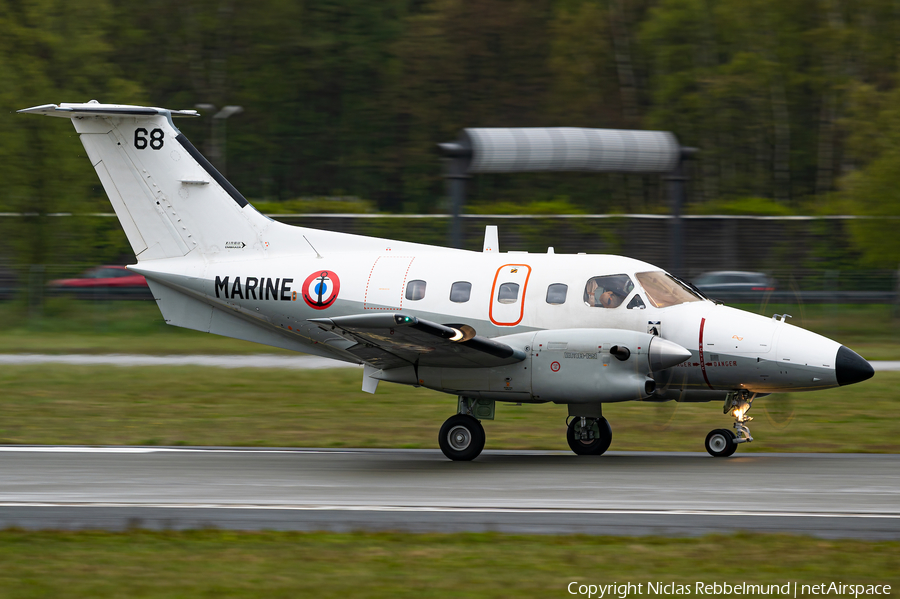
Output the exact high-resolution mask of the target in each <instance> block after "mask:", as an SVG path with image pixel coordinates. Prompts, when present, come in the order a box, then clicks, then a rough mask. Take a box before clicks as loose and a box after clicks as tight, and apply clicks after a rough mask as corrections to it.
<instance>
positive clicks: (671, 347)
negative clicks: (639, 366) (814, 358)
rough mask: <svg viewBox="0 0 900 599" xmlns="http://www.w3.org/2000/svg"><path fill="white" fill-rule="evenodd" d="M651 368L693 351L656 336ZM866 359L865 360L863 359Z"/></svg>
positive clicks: (665, 365)
mask: <svg viewBox="0 0 900 599" xmlns="http://www.w3.org/2000/svg"><path fill="white" fill-rule="evenodd" d="M649 354H650V370H651V371H652V372H656V371H658V370H665V369H666V368H671V367H672V366H676V365H678V364H681V363H682V362H684V361H685V360H687V359H688V358H690V357H691V352H689V351H688V350H686V349H684V348H683V347H681V346H680V345H678V344H677V343H673V342H671V341H667V340H665V339H662V338H660V337H654V338H653V339H652V340H651V341H650V352H649ZM863 361H865V360H863Z"/></svg>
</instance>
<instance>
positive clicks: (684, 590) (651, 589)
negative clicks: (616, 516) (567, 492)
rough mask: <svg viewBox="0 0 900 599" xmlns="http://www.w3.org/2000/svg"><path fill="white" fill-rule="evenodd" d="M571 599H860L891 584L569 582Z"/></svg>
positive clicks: (886, 589) (882, 592)
mask: <svg viewBox="0 0 900 599" xmlns="http://www.w3.org/2000/svg"><path fill="white" fill-rule="evenodd" d="M566 589H567V590H568V591H569V594H570V595H578V596H580V597H584V598H586V599H604V598H607V597H608V598H613V597H615V598H618V599H626V598H627V597H640V596H646V595H699V596H716V597H721V596H723V595H773V596H776V597H777V596H781V597H812V596H819V595H831V596H835V597H854V598H857V597H860V596H871V595H890V594H891V585H889V584H846V583H843V582H831V583H828V582H823V583H820V584H798V583H797V582H787V583H784V584H752V583H749V582H739V583H735V584H730V583H727V582H713V583H706V582H695V583H694V584H681V583H677V582H647V583H643V582H640V583H633V582H623V583H618V582H612V583H608V584H583V583H581V582H578V581H577V580H576V581H573V582H570V583H569V585H568V586H567V587H566Z"/></svg>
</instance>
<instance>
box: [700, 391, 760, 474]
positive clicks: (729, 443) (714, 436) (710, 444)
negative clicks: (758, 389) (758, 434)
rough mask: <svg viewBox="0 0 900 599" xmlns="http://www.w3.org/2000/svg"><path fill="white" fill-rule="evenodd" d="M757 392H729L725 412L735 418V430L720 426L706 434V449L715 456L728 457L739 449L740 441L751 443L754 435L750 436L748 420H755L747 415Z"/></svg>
mask: <svg viewBox="0 0 900 599" xmlns="http://www.w3.org/2000/svg"><path fill="white" fill-rule="evenodd" d="M755 397H756V394H755V393H750V392H749V391H736V392H734V393H729V394H728V395H727V396H726V397H725V406H724V410H723V411H724V413H725V414H728V413H729V412H730V413H731V416H732V417H733V418H734V432H732V431H730V430H728V429H724V428H719V429H716V430H713V431H710V432H709V434H708V435H706V451H707V452H708V453H709V455H711V456H713V457H714V458H727V457H728V456H730V455H732V454H733V453H734V452H735V451H737V446H738V444H740V443H750V442H751V441H753V437H752V436H750V428H749V427H748V426H746V425H747V423H748V422H750V421H751V420H753V418H752V417H750V416H747V412H748V411H750V408H751V407H752V405H753V399H754V398H755Z"/></svg>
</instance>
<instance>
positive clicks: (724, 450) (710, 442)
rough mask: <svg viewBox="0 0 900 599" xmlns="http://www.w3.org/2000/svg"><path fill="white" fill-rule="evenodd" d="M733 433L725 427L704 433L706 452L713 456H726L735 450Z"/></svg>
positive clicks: (735, 444)
mask: <svg viewBox="0 0 900 599" xmlns="http://www.w3.org/2000/svg"><path fill="white" fill-rule="evenodd" d="M734 438H735V437H734V433H733V432H731V431H730V430H728V429H727V428H717V429H716V430H712V431H709V434H708V435H706V442H705V443H704V445H705V446H706V452H707V453H709V455H711V456H712V457H714V458H727V457H728V456H730V455H732V454H733V453H734V452H735V451H737V443H735V442H734Z"/></svg>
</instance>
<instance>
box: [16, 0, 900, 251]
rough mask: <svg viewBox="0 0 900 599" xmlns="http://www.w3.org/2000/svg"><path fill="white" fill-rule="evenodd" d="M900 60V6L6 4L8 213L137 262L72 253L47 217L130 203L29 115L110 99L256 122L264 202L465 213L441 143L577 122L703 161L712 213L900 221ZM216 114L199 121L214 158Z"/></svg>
mask: <svg viewBox="0 0 900 599" xmlns="http://www.w3.org/2000/svg"><path fill="white" fill-rule="evenodd" d="M898 61H900V2H898V0H853V1H850V0H792V1H790V2H784V1H783V0H632V1H630V2H626V1H625V0H532V1H530V2H522V1H512V0H478V1H476V2H464V1H462V0H382V1H380V2H370V1H363V0H318V1H316V2H303V1H296V0H295V1H289V0H257V1H256V2H237V1H236V0H206V1H191V0H180V1H176V0H146V1H145V2H143V3H134V2H127V1H125V0H90V1H88V0H66V1H65V2H63V1H61V0H0V99H2V105H3V106H5V107H6V114H5V115H4V117H3V118H2V122H0V180H2V181H3V184H4V186H3V191H2V193H0V212H17V213H27V214H29V215H30V216H27V217H24V218H21V219H18V220H16V221H15V222H14V223H13V224H10V219H4V224H2V225H0V226H3V227H4V229H3V235H4V237H5V239H7V241H8V244H7V245H8V246H10V247H14V248H15V252H16V255H17V256H18V259H19V261H20V263H23V264H29V263H42V262H45V261H47V260H48V259H49V258H48V257H49V256H52V255H54V254H55V253H58V252H59V251H60V249H61V247H62V246H61V245H60V244H64V243H68V245H67V246H66V249H67V250H69V251H72V252H75V253H76V254H77V253H78V252H86V253H91V255H93V256H96V258H95V259H109V258H105V257H106V256H110V257H113V256H116V255H117V254H116V253H115V252H121V243H122V235H121V233H120V232H119V230H118V225H117V223H115V222H112V221H110V222H98V223H97V224H94V225H92V229H91V232H90V235H89V236H87V237H81V238H80V239H81V240H82V243H81V245H80V246H78V247H76V248H75V249H72V247H71V245H72V244H71V243H70V242H67V241H66V240H70V239H71V238H72V235H76V233H75V232H73V231H72V230H71V229H73V228H78V227H83V226H84V224H83V223H80V222H77V221H78V219H56V220H52V219H47V218H45V215H47V214H51V213H56V212H78V213H87V212H106V211H108V210H109V208H108V204H107V203H106V200H105V196H104V195H103V193H102V189H101V188H100V185H99V183H98V181H97V179H96V175H95V174H94V173H93V172H92V169H90V168H89V167H88V165H87V163H86V162H85V159H84V152H83V149H82V148H81V145H80V143H79V142H78V140H77V137H76V135H75V133H74V131H73V130H72V129H71V127H70V125H68V124H67V123H65V124H64V123H63V122H60V123H48V122H46V121H41V120H40V119H37V118H34V117H26V116H22V115H16V114H15V112H14V111H15V110H16V109H19V108H23V107H27V106H33V105H36V104H44V103H49V102H53V103H58V102H64V101H66V102H68V101H87V100H90V99H97V100H99V101H101V102H112V103H149V104H151V105H155V106H164V107H168V108H192V107H194V105H195V104H197V103H211V104H215V105H217V106H220V107H221V106H223V105H226V104H236V105H241V106H243V107H244V112H243V113H242V114H240V115H238V116H235V117H233V118H231V119H230V120H229V121H228V124H227V131H228V138H227V139H228V144H227V165H228V176H229V179H231V180H232V182H233V183H234V184H235V185H236V186H237V187H238V188H239V189H241V190H242V192H243V193H244V194H245V195H246V196H248V197H249V198H251V199H256V200H259V201H269V202H281V201H286V200H292V199H295V198H297V197H300V196H316V195H328V196H357V197H361V198H364V199H365V200H367V201H370V202H372V203H373V204H374V205H375V206H377V208H378V209H380V210H384V211H394V212H400V211H410V212H442V211H444V210H445V206H444V205H443V202H444V200H443V196H444V189H443V180H442V178H441V167H440V161H439V159H438V157H437V155H436V154H435V153H434V151H433V148H434V144H435V143H437V142H440V141H449V140H452V139H454V138H455V137H456V135H457V133H458V132H459V130H460V129H462V128H464V127H494V126H498V127H503V126H577V127H610V128H647V129H663V130H669V131H673V132H674V133H675V134H676V135H677V136H678V139H679V140H680V142H681V143H682V144H683V145H688V146H696V147H698V148H700V149H701V152H700V154H698V156H697V159H696V160H695V161H693V162H692V163H691V165H690V171H691V172H690V174H691V186H690V191H689V201H690V204H691V206H692V209H694V210H697V211H701V212H702V211H720V210H728V209H729V206H734V205H738V206H743V207H745V208H746V209H748V210H751V211H753V210H761V211H774V212H775V213H792V212H807V213H808V212H812V211H818V212H823V211H825V212H829V211H830V212H851V213H864V214H872V215H900V201H898V200H900V197H898V191H897V190H898V189H900V170H898V169H897V168H895V167H894V165H896V164H898V162H897V161H898V159H900V108H898V101H900V86H898V85H897V83H898V73H900V64H898ZM209 118H210V117H209V114H206V115H204V117H203V118H201V119H192V120H190V121H185V120H182V121H179V126H180V127H181V128H182V130H183V131H184V132H185V133H186V135H187V136H188V137H190V138H191V139H192V140H193V141H194V143H195V145H197V146H198V147H201V148H203V147H204V145H205V144H206V143H207V141H208V138H209V131H210V120H209ZM469 190H470V191H469V197H470V201H471V202H472V204H473V209H476V210H477V209H478V207H479V206H481V210H482V211H484V206H485V205H489V204H493V203H502V202H506V203H509V202H512V203H514V204H519V205H521V204H522V203H543V204H542V205H548V204H549V205H551V206H552V205H553V202H554V201H557V202H559V203H560V205H562V206H566V207H571V206H574V207H575V208H576V209H579V210H584V211H587V212H664V211H665V210H666V208H665V193H664V186H663V185H662V184H661V182H660V180H659V179H658V178H648V177H639V176H625V175H604V176H597V175H581V174H567V175H565V176H557V175H537V174H535V175H524V176H523V175H518V176H499V175H494V176H479V177H476V178H474V179H473V180H472V181H471V184H470V187H469ZM488 211H489V210H488ZM51 220H52V222H51ZM92 222H93V221H92ZM888 227H892V224H891V221H889V220H877V221H874V222H870V223H868V222H867V223H861V224H859V225H858V227H857V229H858V234H859V239H860V243H861V244H862V247H863V248H864V249H865V250H866V252H867V254H866V255H867V256H868V258H869V260H870V262H871V263H872V264H873V265H879V266H883V265H888V266H896V264H897V262H898V261H900V236H897V235H890V233H891V231H890V229H888ZM884 243H888V245H891V244H893V245H892V246H891V247H892V248H893V249H885V247H883V245H882V244H884Z"/></svg>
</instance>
